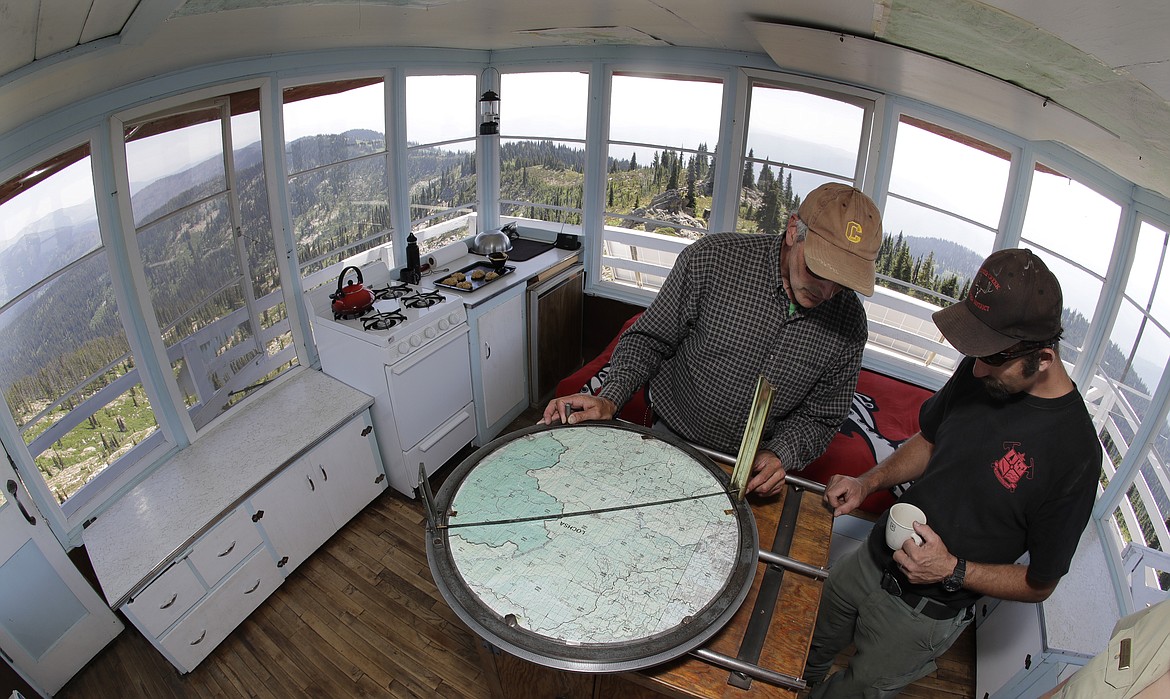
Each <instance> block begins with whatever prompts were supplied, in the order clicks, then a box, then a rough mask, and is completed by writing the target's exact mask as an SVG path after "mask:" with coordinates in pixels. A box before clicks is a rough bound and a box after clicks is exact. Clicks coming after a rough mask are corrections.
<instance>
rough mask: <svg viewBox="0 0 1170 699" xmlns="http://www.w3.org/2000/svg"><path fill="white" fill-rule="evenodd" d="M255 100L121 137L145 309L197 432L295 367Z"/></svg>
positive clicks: (132, 127)
mask: <svg viewBox="0 0 1170 699" xmlns="http://www.w3.org/2000/svg"><path fill="white" fill-rule="evenodd" d="M258 101H259V95H258V93H257V92H256V91H252V92H250V93H245V94H243V95H238V96H233V98H223V99H219V100H216V101H215V102H214V103H213V104H211V105H207V106H198V107H196V108H193V109H190V110H185V111H184V110H179V111H178V112H177V113H173V114H168V115H166V116H160V117H153V118H149V119H146V120H143V121H141V122H137V123H130V124H127V125H126V128H125V138H126V169H127V175H128V177H129V181H130V182H132V183H135V184H134V185H132V187H131V208H132V210H133V212H134V221H135V226H136V234H137V242H138V245H137V247H138V250H139V254H140V256H141V262H142V266H143V269H144V271H145V276H146V282H147V287H148V291H149V295H150V303H151V307H152V308H153V310H154V315H155V319H156V320H157V322H158V327H159V330H160V332H161V333H162V339H163V343H164V345H165V347H166V351H167V359H168V361H169V362H170V364H171V369H172V371H173V372H174V376H175V379H176V381H177V383H178V387H179V389H180V391H181V392H182V395H183V397H184V400H185V404H186V408H187V412H188V414H189V415H190V417H191V420H192V423H193V424H194V426H195V429H196V430H198V429H201V428H202V427H203V426H205V425H206V424H207V423H208V422H210V421H211V420H212V419H214V418H215V417H216V416H218V415H220V414H222V413H223V412H224V411H226V410H228V409H229V408H230V407H231V406H232V405H234V404H235V403H237V402H238V401H239V400H241V399H242V398H243V397H244V396H245V395H246V394H247V392H248V391H249V390H250V389H251V388H252V387H254V386H256V385H258V384H260V383H262V382H264V381H267V380H269V379H271V378H272V377H273V376H274V375H276V374H279V373H280V372H282V371H284V370H286V369H288V368H290V367H292V366H294V365H295V364H296V360H297V358H296V355H295V350H294V348H293V345H292V343H291V335H290V329H289V324H288V318H287V315H286V312H285V308H284V299H283V295H282V293H281V287H280V277H279V272H278V269H277V264H276V255H275V249H274V246H273V236H272V232H271V225H270V223H269V221H268V205H267V196H266V191H267V189H266V186H265V182H264V176H263V175H264V168H263V163H262V162H261V148H260V140H259V139H260V130H259V116H258V113H257V111H256V105H258ZM233 107H234V108H235V109H237V110H238V111H239V112H240V113H239V114H236V115H235V116H233V114H232V112H233ZM164 154H165V155H164Z"/></svg>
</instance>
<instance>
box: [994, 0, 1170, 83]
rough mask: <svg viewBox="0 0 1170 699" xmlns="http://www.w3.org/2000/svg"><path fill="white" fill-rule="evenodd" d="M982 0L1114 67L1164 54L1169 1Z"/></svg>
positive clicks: (1169, 20) (1167, 48)
mask: <svg viewBox="0 0 1170 699" xmlns="http://www.w3.org/2000/svg"><path fill="white" fill-rule="evenodd" d="M987 4H989V5H994V6H995V7H998V8H999V9H1001V10H1003V11H1004V12H1008V13H1010V14H1012V15H1015V16H1016V17H1018V18H1020V19H1022V20H1024V21H1026V22H1028V23H1030V24H1034V25H1036V26H1038V27H1043V28H1044V29H1045V31H1047V32H1049V33H1051V34H1052V35H1054V36H1057V37H1059V38H1061V39H1063V40H1064V41H1067V42H1068V43H1070V44H1073V45H1074V46H1076V47H1077V48H1079V49H1081V50H1082V51H1084V52H1085V53H1089V54H1092V55H1094V56H1096V57H1097V58H1099V59H1101V61H1103V62H1104V63H1106V64H1107V65H1109V66H1111V67H1114V68H1116V67H1124V66H1128V65H1132V64H1135V63H1151V62H1157V61H1165V60H1167V58H1170V55H1168V54H1170V42H1168V41H1167V40H1166V30H1167V27H1170V3H1168V2H1166V1H1165V0H1125V2H1117V1H1116V0H1115V1H1114V2H1072V1H1070V0H987Z"/></svg>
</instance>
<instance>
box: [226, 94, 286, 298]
mask: <svg viewBox="0 0 1170 699" xmlns="http://www.w3.org/2000/svg"><path fill="white" fill-rule="evenodd" d="M231 124H232V146H233V148H234V149H235V152H234V154H233V164H234V166H235V169H236V182H237V185H238V186H239V188H240V194H239V200H240V232H241V235H242V239H243V243H244V248H245V250H246V251H247V256H248V264H247V267H246V269H247V271H248V276H249V277H251V279H252V293H253V296H254V297H255V298H257V299H263V298H264V297H265V296H266V295H268V294H271V293H273V292H279V291H280V270H279V269H278V267H277V260H276V245H275V239H274V238H273V236H272V221H271V219H270V218H269V215H268V183H267V179H266V178H265V175H264V159H263V153H262V152H261V150H260V148H261V144H260V113H259V112H249V113H247V114H241V115H238V116H233V117H232V120H231Z"/></svg>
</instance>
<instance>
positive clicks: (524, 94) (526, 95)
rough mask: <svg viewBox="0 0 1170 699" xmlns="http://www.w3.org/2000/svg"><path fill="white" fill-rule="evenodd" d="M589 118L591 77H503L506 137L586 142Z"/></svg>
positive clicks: (502, 118) (502, 113)
mask: <svg viewBox="0 0 1170 699" xmlns="http://www.w3.org/2000/svg"><path fill="white" fill-rule="evenodd" d="M615 81H616V78H615ZM588 116H589V75H588V74H587V73H564V72H561V73H505V74H504V75H502V76H500V127H501V130H502V131H503V132H504V133H505V134H508V135H510V136H513V135H514V136H531V137H540V138H551V139H561V138H569V139H580V140H584V139H585V120H586V118H587V117H588Z"/></svg>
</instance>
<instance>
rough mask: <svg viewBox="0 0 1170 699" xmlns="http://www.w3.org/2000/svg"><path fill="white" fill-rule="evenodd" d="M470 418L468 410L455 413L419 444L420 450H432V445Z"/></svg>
mask: <svg viewBox="0 0 1170 699" xmlns="http://www.w3.org/2000/svg"><path fill="white" fill-rule="evenodd" d="M470 419H471V414H470V413H468V412H467V411H466V410H460V411H459V414H458V415H455V416H454V417H452V418H451V419H450V420H448V421H446V422H444V423H443V424H442V425H440V426H439V429H437V430H435V431H434V432H432V433H431V436H430V437H427V438H426V440H425V441H423V442H421V443H420V444H419V445H418V448H419V451H422V452H427V451H430V449H431V447H433V446H435V445H436V444H438V443H439V441H440V440H442V439H443V437H446V436H447V435H449V434H451V431H452V430H454V429H455V428H456V427H458V426H460V425H462V424H463V423H464V422H466V421H468V420H470Z"/></svg>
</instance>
